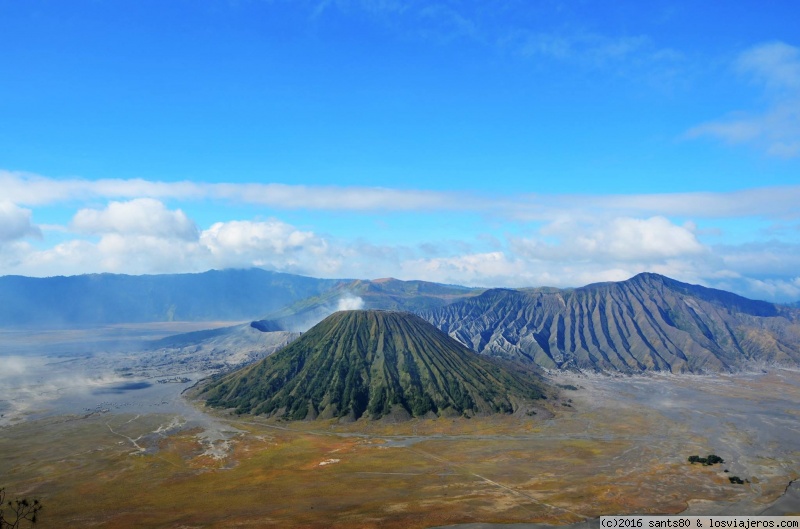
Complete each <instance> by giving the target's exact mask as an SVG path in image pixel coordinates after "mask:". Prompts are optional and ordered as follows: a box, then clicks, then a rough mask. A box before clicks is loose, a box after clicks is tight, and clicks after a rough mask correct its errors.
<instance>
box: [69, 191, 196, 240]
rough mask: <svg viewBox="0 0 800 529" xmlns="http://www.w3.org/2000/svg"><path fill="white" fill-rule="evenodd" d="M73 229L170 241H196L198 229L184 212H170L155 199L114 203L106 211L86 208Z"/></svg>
mask: <svg viewBox="0 0 800 529" xmlns="http://www.w3.org/2000/svg"><path fill="white" fill-rule="evenodd" d="M72 227H73V228H74V229H76V230H78V231H80V232H84V233H93V234H99V233H116V234H119V235H141V236H151V237H159V238H166V239H183V240H196V239H197V237H198V232H197V227H196V226H195V224H194V222H192V221H191V220H190V219H189V217H187V216H186V214H184V213H183V211H181V210H179V209H178V210H174V211H170V210H168V209H167V208H166V207H165V206H164V204H162V203H161V202H159V201H158V200H155V199H152V198H137V199H135V200H131V201H128V202H111V203H110V204H109V205H108V207H106V208H105V209H103V210H96V209H82V210H80V211H78V213H77V214H76V215H75V217H74V218H73V219H72Z"/></svg>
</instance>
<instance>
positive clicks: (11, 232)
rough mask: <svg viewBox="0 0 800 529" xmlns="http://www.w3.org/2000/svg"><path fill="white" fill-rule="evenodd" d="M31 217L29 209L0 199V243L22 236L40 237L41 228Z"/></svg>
mask: <svg viewBox="0 0 800 529" xmlns="http://www.w3.org/2000/svg"><path fill="white" fill-rule="evenodd" d="M31 219H32V213H31V211H30V210H29V209H24V208H20V207H18V206H17V205H16V204H13V203H12V202H9V201H7V200H2V201H0V244H3V243H6V242H9V241H14V240H17V239H22V238H23V237H38V238H41V236H42V232H41V230H40V229H39V228H38V227H37V226H35V225H34V224H33V222H32V220H31Z"/></svg>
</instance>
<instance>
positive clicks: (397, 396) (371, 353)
mask: <svg viewBox="0 0 800 529" xmlns="http://www.w3.org/2000/svg"><path fill="white" fill-rule="evenodd" d="M201 396H202V397H203V398H205V399H206V400H207V403H208V404H209V405H211V406H218V407H226V408H236V410H237V412H240V413H247V412H252V413H256V414H268V415H278V416H282V417H286V418H290V419H307V418H316V417H321V418H330V417H349V418H351V419H358V418H360V417H362V416H365V415H366V416H369V417H372V418H380V417H382V416H385V415H392V416H397V417H408V416H415V417H423V416H432V415H433V414H436V415H461V414H464V415H473V414H486V413H495V412H504V413H511V412H513V411H515V410H517V409H519V408H520V407H521V406H524V405H525V403H526V401H528V400H533V399H538V398H541V397H543V396H544V392H543V384H542V383H540V382H535V381H534V377H533V376H532V374H531V373H525V374H522V375H521V374H519V373H517V372H515V371H512V370H510V369H508V368H506V367H503V366H501V365H498V364H496V363H494V362H492V361H490V360H489V359H486V358H481V357H480V356H478V355H477V354H475V353H474V352H472V351H470V350H469V349H467V348H465V347H464V346H463V345H461V344H460V343H458V342H457V341H455V340H453V339H452V338H450V337H448V336H447V335H445V334H443V333H441V332H440V331H439V330H437V329H436V328H434V327H433V326H432V325H430V324H429V323H427V322H425V321H424V320H422V319H421V318H419V317H417V316H414V315H412V314H408V313H400V312H384V311H341V312H337V313H335V314H333V315H331V316H329V317H328V318H326V319H325V320H323V321H322V322H321V323H319V324H318V325H316V326H314V327H313V328H312V329H311V330H309V331H308V332H307V333H305V334H304V335H303V336H302V337H301V338H299V339H298V340H297V341H295V342H293V343H292V344H291V345H289V346H288V347H286V348H285V349H284V350H282V351H281V352H279V353H276V354H275V355H273V356H271V357H268V358H266V359H264V360H263V361H261V362H259V363H258V364H255V365H253V366H250V367H247V368H244V369H242V370H240V371H237V372H234V373H231V374H228V375H226V376H224V377H221V378H219V379H217V380H215V381H213V382H211V383H209V384H208V385H207V386H206V387H205V388H204V389H203V390H202V393H201Z"/></svg>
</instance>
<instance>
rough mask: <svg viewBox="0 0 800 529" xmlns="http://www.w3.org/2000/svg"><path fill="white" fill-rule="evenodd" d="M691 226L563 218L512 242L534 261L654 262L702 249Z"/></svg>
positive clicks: (653, 219) (660, 219) (662, 219)
mask: <svg viewBox="0 0 800 529" xmlns="http://www.w3.org/2000/svg"><path fill="white" fill-rule="evenodd" d="M690 228H691V227H687V226H678V225H676V224H673V223H672V222H671V221H670V220H669V219H667V218H665V217H651V218H648V219H637V218H630V217H621V218H615V219H612V220H611V221H609V222H607V223H604V224H602V225H591V226H590V225H586V224H585V223H581V222H577V221H575V220H573V219H564V220H561V221H557V222H553V223H551V224H549V225H547V226H545V227H544V228H543V229H542V230H541V232H540V236H539V237H536V238H518V239H516V240H514V242H513V244H514V247H515V249H516V250H517V251H518V252H519V253H520V254H522V255H526V256H528V257H530V258H533V259H537V260H557V261H564V260H566V261H583V260H593V261H598V260H602V261H608V262H625V261H638V262H653V261H663V260H666V259H673V258H676V257H680V256H685V255H697V254H700V253H703V252H705V251H706V250H705V248H704V247H703V245H702V244H700V242H699V241H698V240H697V237H696V236H695V234H694V233H693V231H692V230H691V229H690ZM548 239H550V240H548Z"/></svg>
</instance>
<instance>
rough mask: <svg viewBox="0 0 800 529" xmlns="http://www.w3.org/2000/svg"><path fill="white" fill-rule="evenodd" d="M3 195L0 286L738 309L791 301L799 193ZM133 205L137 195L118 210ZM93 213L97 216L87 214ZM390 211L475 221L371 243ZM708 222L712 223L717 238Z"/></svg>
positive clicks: (231, 188) (240, 189)
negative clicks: (182, 281) (733, 302)
mask: <svg viewBox="0 0 800 529" xmlns="http://www.w3.org/2000/svg"><path fill="white" fill-rule="evenodd" d="M787 75H788V74H787ZM3 182H4V183H6V184H8V189H9V193H8V195H9V196H10V197H11V198H13V199H14V200H16V201H18V202H19V204H22V205H24V206H27V207H30V208H31V209H28V208H26V207H22V206H21V205H18V204H17V203H15V202H13V201H9V200H5V201H3V202H0V220H2V221H3V222H2V223H0V245H1V246H2V249H3V251H2V252H0V273H3V274H21V275H33V276H47V275H65V274H67V275H69V274H81V273H91V272H114V273H128V274H151V273H182V272H200V271H205V270H208V269H212V268H243V267H253V266H256V267H263V268H267V269H270V270H276V271H282V272H289V273H297V274H303V275H311V276H316V277H329V278H342V277H350V278H374V277H386V276H393V277H397V278H400V279H423V280H428V281H436V282H443V283H454V284H464V285H470V286H486V287H492V286H509V287H520V286H541V285H551V286H560V287H568V286H579V285H583V284H586V283H591V282H596V281H609V280H622V279H626V278H628V277H631V276H632V275H635V274H636V273H639V272H642V271H650V272H657V273H662V274H665V275H668V276H671V277H674V278H676V279H679V280H684V281H689V282H695V283H701V284H706V285H709V286H717V287H719V288H727V289H729V290H733V291H735V292H739V293H741V294H743V295H747V296H750V297H756V298H766V299H776V300H797V299H800V286H799V285H800V280H798V277H800V274H798V273H797V270H800V261H799V260H798V258H797V256H798V255H800V242H798V237H800V222H798V219H800V186H784V187H775V188H768V187H764V188H754V189H745V190H739V191H732V192H725V193H711V192H708V193H666V194H648V195H520V196H494V197H492V196H490V197H479V196H478V195H477V194H469V193H465V192H462V193H459V194H454V193H448V192H439V191H415V190H394V189H383V188H355V187H354V188H332V187H313V186H287V185H283V184H280V185H278V184H227V183H223V184H203V183H188V182H177V183H163V182H150V181H145V180H104V181H88V180H80V179H74V180H69V181H66V182H64V181H59V180H56V179H50V178H45V177H41V176H35V175H26V174H20V173H11V172H7V171H6V172H1V173H0V183H3ZM30 188H33V189H46V190H48V194H47V195H46V197H42V196H38V195H36V193H33V195H35V198H32V195H31V192H30ZM129 194H143V195H144V196H136V197H134V198H126V196H127V195H129ZM455 196H458V200H454V197H455ZM76 197H84V198H83V199H81V200H78V199H76ZM76 201H77V202H78V203H83V202H84V201H88V202H89V203H91V204H93V205H92V206H91V207H80V208H78V209H77V210H76V211H75V213H74V214H73V216H72V218H71V220H70V221H69V222H67V223H65V224H64V225H47V226H38V225H36V224H35V222H34V221H35V215H36V211H39V210H43V211H44V210H46V209H47V208H48V207H50V206H52V205H57V206H59V207H69V206H70V205H72V204H74V203H75V202H76ZM98 201H103V202H105V205H103V206H98V205H96V204H97V203H98ZM193 201H203V203H204V204H205V203H207V202H209V201H210V202H211V203H213V202H214V201H221V202H225V203H227V204H236V203H243V204H244V203H248V204H249V203H252V202H254V201H274V202H276V204H277V203H279V205H275V206H274V207H271V209H272V213H274V214H273V215H272V216H270V217H267V218H256V219H234V220H225V221H213V222H211V223H210V225H207V226H200V225H198V223H197V222H196V221H195V220H194V219H192V218H191V217H190V216H189V215H188V214H187V213H186V212H185V211H184V209H181V208H177V207H174V206H170V205H168V203H174V202H180V203H181V204H187V205H189V204H192V203H193ZM297 210H305V211H323V212H326V213H325V214H327V215H345V214H346V215H356V216H357V217H358V218H363V219H364V220H367V221H368V222H367V224H364V226H365V228H364V230H363V231H362V232H361V233H360V234H358V235H356V236H355V237H354V236H353V235H352V234H350V235H344V236H343V235H341V234H338V235H337V234H336V233H328V231H327V230H326V229H325V224H324V222H323V223H322V224H319V225H317V226H316V227H314V228H312V227H304V228H299V227H297V226H295V225H294V224H292V223H291V222H287V221H286V220H283V219H282V218H281V214H280V212H281V211H297ZM387 212H394V213H393V214H395V215H401V217H399V218H400V219H405V218H412V217H406V215H413V216H415V217H416V218H419V216H420V215H425V217H424V218H425V219H426V222H429V223H431V224H432V225H435V224H436V223H438V222H443V221H445V219H447V218H449V216H450V215H455V214H457V215H460V216H461V217H460V218H462V219H475V220H476V221H477V220H480V224H479V225H480V226H484V228H477V230H476V229H475V228H469V229H466V230H464V231H462V232H458V238H451V239H449V240H438V239H437V238H435V237H431V238H430V239H424V238H423V239H418V240H413V241H411V242H403V243H399V242H381V243H379V242H377V240H374V239H372V238H371V237H370V229H369V226H370V225H374V224H372V220H369V219H374V218H380V217H379V215H380V214H385V213H387ZM323 218H324V217H323ZM677 219H680V220H677ZM743 219H749V220H748V222H753V221H754V220H755V221H757V224H758V225H760V226H763V227H764V228H763V229H762V230H761V231H758V230H756V231H754V232H752V233H750V234H747V235H746V237H745V239H744V240H738V241H734V240H733V239H730V240H729V239H726V237H725V224H724V223H725V222H729V221H731V222H741V221H742V220H743ZM701 221H702V222H703V227H702V228H700V227H698V222H701ZM398 222H402V220H401V221H398ZM717 223H722V224H719V227H715V226H717ZM320 228H321V229H320ZM418 237H419V236H418ZM423 237H424V235H423Z"/></svg>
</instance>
